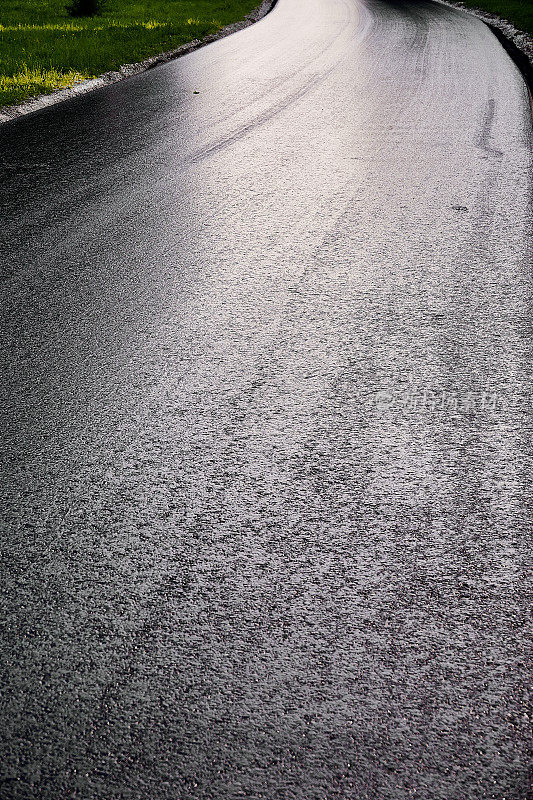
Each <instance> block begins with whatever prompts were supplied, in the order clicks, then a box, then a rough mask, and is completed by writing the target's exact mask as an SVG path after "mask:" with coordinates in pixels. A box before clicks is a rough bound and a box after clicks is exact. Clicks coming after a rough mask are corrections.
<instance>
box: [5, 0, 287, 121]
mask: <svg viewBox="0 0 533 800" xmlns="http://www.w3.org/2000/svg"><path fill="white" fill-rule="evenodd" d="M277 2H278V0H262V2H261V3H260V5H258V6H257V7H256V8H254V9H253V11H251V12H250V13H249V14H247V15H246V16H245V17H244V19H242V20H239V21H238V22H232V23H231V24H230V25H226V26H225V27H224V28H222V29H221V30H220V31H218V32H217V33H212V34H210V35H209V36H206V37H205V38H204V39H193V40H192V41H191V42H185V43H184V44H182V45H180V46H179V47H177V48H176V49H174V50H168V51H167V52H165V53H159V54H158V55H155V56H150V58H146V59H145V60H144V61H138V62H137V63H135V64H123V65H122V66H121V67H120V69H119V70H116V71H111V72H104V73H103V74H102V75H99V76H98V78H92V79H90V80H87V81H81V82H80V83H75V84H74V86H69V87H68V89H58V90H57V91H56V92H52V93H51V94H43V95H39V97H35V98H33V99H32V100H26V101H25V102H24V103H20V104H18V105H13V106H0V125H2V124H3V123H6V122H11V121H12V120H15V119H18V118H19V117H23V116H26V115H27V114H33V113H34V112H35V111H40V110H41V109H43V108H48V107H49V106H54V105H56V104H57V103H62V102H64V101H65V100H70V99H71V98H73V97H78V96H79V95H84V94H88V93H89V92H93V91H95V90H96V89H101V88H102V87H104V86H109V85H110V84H112V83H118V82H119V81H123V80H125V79H126V78H130V77H131V76H132V75H140V74H141V73H142V72H146V71H147V70H149V69H153V68H154V67H157V66H158V65H159V64H166V63H167V62H168V61H173V60H174V59H175V58H180V56H185V55H187V54H188V53H192V52H193V51H194V50H199V49H200V48H201V47H205V46H206V45H208V44H212V43H213V42H216V41H217V40H218V39H224V38H225V37H226V36H230V35H231V34H232V33H238V31H242V30H244V29H245V28H249V27H250V25H254V24H255V23H256V22H259V21H260V20H262V19H263V18H264V17H266V15H267V14H268V13H270V11H272V9H273V8H274V6H275V5H276V3H277Z"/></svg>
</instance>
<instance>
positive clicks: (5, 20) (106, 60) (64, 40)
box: [0, 0, 260, 106]
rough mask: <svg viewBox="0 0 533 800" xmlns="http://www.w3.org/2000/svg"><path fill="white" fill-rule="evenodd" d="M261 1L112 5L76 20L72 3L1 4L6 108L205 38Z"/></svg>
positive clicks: (0, 76)
mask: <svg viewBox="0 0 533 800" xmlns="http://www.w3.org/2000/svg"><path fill="white" fill-rule="evenodd" d="M259 2H260V0H225V1H224V0H192V1H189V2H187V1H186V0H142V1H141V2H135V0H132V2H128V0H106V2H105V3H104V8H103V12H102V14H101V15H100V16H97V17H90V18H89V17H76V18H72V17H70V16H69V15H68V14H67V12H66V6H67V5H68V0H0V106H3V105H12V104H14V103H20V102H22V101H24V100H27V99H28V98H30V97H35V96H37V95H40V94H49V93H50V92H53V91H55V90H56V89H60V88H64V87H66V86H72V85H73V84H74V83H76V82H78V81H81V80H85V79H87V78H93V77H96V76H97V75H101V74H102V73H103V72H107V71H109V70H116V69H118V68H119V67H120V66H121V65H122V64H129V63H134V62H136V61H142V60H143V59H145V58H148V57H149V56H152V55H156V54H157V53H162V52H164V51H166V50H172V49H174V48H175V47H178V46H179V45H180V44H183V43H184V42H188V41H191V39H201V38H203V37H205V36H207V35H208V34H211V33H215V32H216V31H218V30H219V29H220V28H222V27H224V26H225V25H228V24H229V23H230V22H235V21H237V20H240V19H242V18H243V17H245V16H246V14H247V13H248V12H250V11H251V10H252V9H253V8H255V7H256V6H257V5H259Z"/></svg>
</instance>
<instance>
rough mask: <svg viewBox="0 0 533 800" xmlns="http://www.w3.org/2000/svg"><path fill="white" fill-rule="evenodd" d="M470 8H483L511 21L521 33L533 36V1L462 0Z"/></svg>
mask: <svg viewBox="0 0 533 800" xmlns="http://www.w3.org/2000/svg"><path fill="white" fill-rule="evenodd" d="M462 2H463V3H464V5H465V6H469V7H470V8H482V9H484V10H485V11H490V12H491V13H492V14H497V15H498V16H499V17H502V18H503V19H507V20H509V22H512V23H513V25H515V26H516V27H517V28H519V29H520V30H521V31H525V32H526V33H530V34H532V35H533V0H462Z"/></svg>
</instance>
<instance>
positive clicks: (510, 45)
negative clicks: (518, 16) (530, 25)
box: [439, 0, 533, 92]
mask: <svg viewBox="0 0 533 800" xmlns="http://www.w3.org/2000/svg"><path fill="white" fill-rule="evenodd" d="M439 2H440V3H442V5H446V6H450V7H451V8H456V9H458V10H460V11H464V12H465V13H466V14H470V15H471V16H473V17H476V18H477V19H479V20H481V22H484V23H485V25H486V26H487V27H488V28H490V30H491V31H492V33H493V34H494V36H495V37H496V38H497V39H498V41H499V42H500V44H501V45H502V47H503V48H504V49H505V50H506V51H507V53H508V55H509V56H510V58H511V59H512V61H514V63H515V65H516V66H517V68H518V69H519V70H520V72H521V73H522V76H523V77H524V80H525V81H526V83H527V85H528V88H529V90H530V92H533V36H531V35H530V34H529V33H526V32H525V31H522V30H520V29H519V28H517V27H516V26H515V25H513V23H512V22H509V20H507V19H504V18H503V17H499V16H498V15H497V14H492V13H491V12H490V11H485V10H484V9H482V8H477V7H476V8H470V7H469V6H465V5H464V3H462V2H461V0H455V2H454V0H439Z"/></svg>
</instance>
